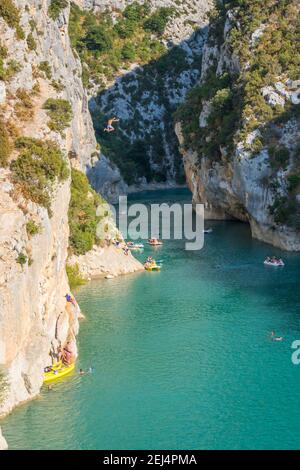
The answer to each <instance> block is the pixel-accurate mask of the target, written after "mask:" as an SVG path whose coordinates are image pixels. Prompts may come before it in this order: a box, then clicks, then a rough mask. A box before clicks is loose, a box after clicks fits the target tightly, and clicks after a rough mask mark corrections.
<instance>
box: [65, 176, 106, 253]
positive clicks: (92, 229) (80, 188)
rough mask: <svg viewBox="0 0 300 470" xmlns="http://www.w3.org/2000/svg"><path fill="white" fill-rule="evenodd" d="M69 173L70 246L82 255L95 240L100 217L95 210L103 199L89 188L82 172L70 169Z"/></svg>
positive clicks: (74, 251)
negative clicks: (70, 181) (70, 180)
mask: <svg viewBox="0 0 300 470" xmlns="http://www.w3.org/2000/svg"><path fill="white" fill-rule="evenodd" d="M71 175H72V183H71V200H70V206H69V226H70V248H71V251H72V252H73V253H75V254H76V255H82V254H84V253H86V252H87V251H89V250H90V249H91V248H92V247H93V245H94V244H95V243H96V242H97V236H96V229H97V224H98V222H99V221H100V217H98V216H97V215H96V210H97V207H98V206H99V205H100V204H101V203H102V202H103V200H102V199H101V197H100V196H99V195H98V194H97V193H96V192H95V191H94V190H93V189H92V188H91V186H90V184H89V182H88V179H87V177H86V176H85V174H84V173H82V172H81V171H78V170H75V169H72V173H71Z"/></svg>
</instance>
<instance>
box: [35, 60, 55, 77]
mask: <svg viewBox="0 0 300 470" xmlns="http://www.w3.org/2000/svg"><path fill="white" fill-rule="evenodd" d="M38 67H39V69H40V71H41V72H44V74H45V76H46V78H48V80H51V77H52V72H51V67H50V64H49V62H48V61H47V60H44V61H42V62H40V63H39V65H38Z"/></svg>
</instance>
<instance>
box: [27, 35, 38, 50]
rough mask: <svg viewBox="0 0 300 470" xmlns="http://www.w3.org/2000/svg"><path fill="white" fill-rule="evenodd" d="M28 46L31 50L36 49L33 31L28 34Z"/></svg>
mask: <svg viewBox="0 0 300 470" xmlns="http://www.w3.org/2000/svg"><path fill="white" fill-rule="evenodd" d="M26 41H27V46H28V48H29V50H30V51H35V50H36V41H35V39H34V37H33V35H32V33H29V34H28V36H27V39H26Z"/></svg>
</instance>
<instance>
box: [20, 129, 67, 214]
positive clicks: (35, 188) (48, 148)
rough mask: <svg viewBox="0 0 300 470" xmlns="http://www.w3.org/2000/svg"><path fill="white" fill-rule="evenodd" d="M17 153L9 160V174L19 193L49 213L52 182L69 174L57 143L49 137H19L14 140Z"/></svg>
mask: <svg viewBox="0 0 300 470" xmlns="http://www.w3.org/2000/svg"><path fill="white" fill-rule="evenodd" d="M15 146H16V149H17V150H18V151H19V156H18V158H17V159H16V160H14V161H13V162H12V163H11V171H12V178H13V181H14V183H15V184H17V185H18V187H19V188H20V189H21V191H22V193H23V196H24V197H25V198H28V199H30V200H31V201H33V202H35V203H36V204H39V205H41V206H42V207H45V208H46V209H47V210H48V212H49V214H50V215H51V193H52V189H53V185H54V184H55V183H56V182H62V181H64V180H65V179H66V178H68V176H69V170H68V167H67V163H66V160H65V159H64V157H63V155H62V153H61V151H60V149H59V147H58V146H57V144H56V143H55V142H52V141H50V140H45V141H41V140H38V139H33V138H29V137H20V138H18V139H17V140H16V143H15Z"/></svg>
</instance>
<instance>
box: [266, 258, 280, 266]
mask: <svg viewBox="0 0 300 470" xmlns="http://www.w3.org/2000/svg"><path fill="white" fill-rule="evenodd" d="M264 265H265V266H284V262H283V261H282V259H281V258H279V259H276V260H275V259H271V258H267V259H265V261H264Z"/></svg>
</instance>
